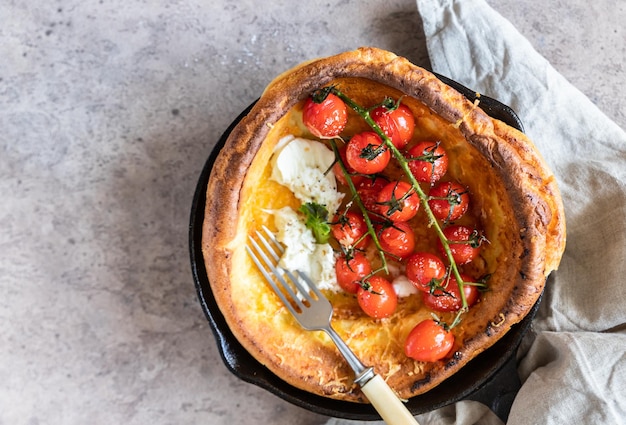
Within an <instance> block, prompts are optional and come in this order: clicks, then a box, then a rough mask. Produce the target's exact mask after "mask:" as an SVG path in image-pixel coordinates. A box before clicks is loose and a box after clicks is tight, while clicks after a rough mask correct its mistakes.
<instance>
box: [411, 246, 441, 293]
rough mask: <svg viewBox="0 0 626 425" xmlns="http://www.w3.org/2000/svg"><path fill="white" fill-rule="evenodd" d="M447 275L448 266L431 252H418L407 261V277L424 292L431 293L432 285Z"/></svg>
mask: <svg viewBox="0 0 626 425" xmlns="http://www.w3.org/2000/svg"><path fill="white" fill-rule="evenodd" d="M445 275H446V265H445V264H444V262H443V261H442V260H441V258H439V257H438V256H436V255H435V254H431V253H430V252H416V253H415V254H413V255H411V256H410V257H409V258H407V260H406V277H407V278H408V279H409V281H410V282H411V283H412V284H413V286H415V287H416V288H417V289H418V290H420V291H422V292H429V291H430V288H431V283H433V282H434V283H437V282H440V281H441V280H442V279H443V278H444V276H445Z"/></svg>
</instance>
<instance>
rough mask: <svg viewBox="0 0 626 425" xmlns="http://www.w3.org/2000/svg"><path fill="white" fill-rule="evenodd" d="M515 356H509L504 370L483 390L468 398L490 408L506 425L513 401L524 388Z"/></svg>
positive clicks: (503, 367) (494, 376)
mask: <svg viewBox="0 0 626 425" xmlns="http://www.w3.org/2000/svg"><path fill="white" fill-rule="evenodd" d="M515 357H516V356H515V355H512V356H509V359H508V360H507V361H506V363H505V364H504V365H502V368H501V369H500V370H499V371H497V372H496V373H495V374H494V375H493V377H492V379H491V380H489V381H488V382H487V383H486V384H485V385H484V386H483V387H482V388H480V389H479V390H478V391H476V392H475V393H473V394H471V395H470V396H468V397H467V398H468V399H469V400H474V401H478V402H480V403H482V404H484V405H485V406H487V407H489V408H490V409H491V411H492V412H493V413H495V414H496V415H497V416H498V418H500V419H501V420H502V422H504V423H505V424H506V421H507V419H508V418H509V413H510V411H511V406H512V405H513V400H515V396H516V395H517V393H518V391H519V390H520V388H521V387H522V382H521V381H520V378H519V375H518V373H517V361H516V359H515Z"/></svg>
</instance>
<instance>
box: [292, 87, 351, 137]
mask: <svg viewBox="0 0 626 425" xmlns="http://www.w3.org/2000/svg"><path fill="white" fill-rule="evenodd" d="M302 121H303V122H304V125H305V126H306V128H308V129H309V131H310V132H311V133H313V135H314V136H315V137H319V138H321V139H330V138H333V137H336V136H338V135H339V134H340V133H341V132H342V131H343V129H344V128H345V127H346V123H347V122H348V109H347V107H346V104H345V103H343V100H341V99H339V98H338V97H337V96H335V95H334V94H332V93H329V94H328V95H327V96H326V98H325V99H324V100H323V101H322V102H320V103H316V102H315V100H313V97H309V98H308V99H307V100H306V101H305V102H304V108H303V109H302Z"/></svg>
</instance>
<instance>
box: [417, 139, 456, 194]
mask: <svg viewBox="0 0 626 425" xmlns="http://www.w3.org/2000/svg"><path fill="white" fill-rule="evenodd" d="M408 158H409V169H410V170H411V173H413V176H415V179H416V180H417V181H418V182H422V183H430V184H431V185H433V184H435V183H436V182H437V181H439V179H441V177H442V176H443V175H444V174H446V171H448V154H447V153H446V151H445V150H444V149H443V148H442V147H441V146H440V145H439V143H438V142H419V143H418V144H416V145H415V146H413V147H412V148H411V149H409V151H408ZM410 158H419V159H410Z"/></svg>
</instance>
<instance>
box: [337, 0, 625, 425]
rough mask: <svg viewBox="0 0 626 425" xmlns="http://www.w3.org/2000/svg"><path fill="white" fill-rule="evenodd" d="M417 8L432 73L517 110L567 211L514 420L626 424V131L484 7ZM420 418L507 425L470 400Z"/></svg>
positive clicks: (445, 4)
mask: <svg viewBox="0 0 626 425" xmlns="http://www.w3.org/2000/svg"><path fill="white" fill-rule="evenodd" d="M417 6H418V9H419V12H420V15H421V17H422V20H423V25H424V32H425V35H426V40H427V44H428V51H429V56H430V60H431V64H432V67H433V70H434V71H435V72H438V73H440V74H442V75H445V76H447V77H450V78H452V79H454V80H456V81H458V82H460V83H462V84H464V85H466V86H467V87H471V88H472V89H474V90H476V91H478V92H481V93H482V94H484V95H487V96H490V97H493V98H495V99H498V100H499V101H501V102H503V103H505V104H507V105H509V106H511V107H512V108H513V110H515V111H516V112H517V114H518V115H519V116H520V118H521V120H522V122H523V124H524V128H525V132H526V134H527V135H528V136H529V137H530V139H531V140H533V141H534V142H535V144H536V145H537V147H538V149H539V151H540V152H541V153H542V155H543V156H544V158H545V159H546V161H547V162H548V164H549V166H550V167H551V169H552V170H553V172H554V174H555V175H556V178H557V182H558V184H559V187H560V190H561V194H562V196H563V202H564V204H565V214H566V220H567V233H568V236H567V247H566V250H565V255H564V257H563V260H562V262H561V265H560V267H559V270H558V271H556V272H554V273H552V275H551V276H550V278H549V279H548V283H547V285H546V290H545V294H544V299H543V302H542V304H541V307H540V309H539V311H538V314H537V317H536V319H535V320H534V324H533V326H534V334H533V335H531V336H529V338H528V339H527V341H525V342H524V343H523V344H522V347H523V348H521V351H520V353H519V357H520V362H519V366H518V372H519V374H520V378H521V380H522V388H521V389H520V391H519V393H518V395H517V397H516V398H515V401H514V402H513V406H512V408H511V412H510V415H509V419H508V422H507V423H508V424H511V425H526V424H572V423H584V424H621V423H624V422H623V421H625V420H626V419H625V418H626V304H625V300H626V133H625V132H624V131H623V130H622V129H620V128H619V127H618V126H617V125H616V124H615V123H613V122H612V121H611V120H610V119H609V118H607V117H606V116H605V115H604V114H603V113H602V112H601V111H600V110H599V109H598V108H597V107H596V106H595V105H594V104H593V103H592V102H591V101H590V100H589V99H588V98H587V97H585V95H583V94H582V93H581V92H580V91H578V90H577V89H576V88H574V87H573V86H572V85H571V84H570V83H569V82H568V81H566V80H565V78H563V77H562V76H561V75H560V74H559V73H558V72H557V71H556V70H555V69H554V68H553V67H552V66H551V65H550V64H549V63H548V62H547V61H546V60H545V59H544V58H543V57H542V56H541V55H540V54H539V53H537V52H536V51H535V50H534V49H533V47H532V46H531V45H530V43H529V42H528V41H527V40H526V39H525V38H524V37H523V36H522V35H521V34H520V33H519V32H518V31H517V30H516V29H515V28H514V27H513V25H512V24H511V23H510V22H509V21H507V20H506V19H505V18H503V17H502V16H501V15H500V14H498V13H497V12H495V11H494V10H493V9H491V8H490V7H489V6H488V5H487V3H486V2H485V1H484V0H417ZM417 419H418V421H419V422H420V424H422V425H425V424H426V425H433V424H437V425H444V424H445V425H448V424H457V425H461V424H467V425H469V424H483V425H496V424H502V421H501V420H500V419H499V418H498V417H497V416H496V415H495V414H494V413H493V412H491V411H490V410H489V409H488V408H486V407H485V406H482V405H481V404H479V403H477V402H473V401H462V402H459V403H456V404H455V405H452V406H447V407H444V408H442V409H439V410H437V411H434V412H430V413H427V414H424V415H420V416H418V417H417ZM359 423H361V422H358V421H346V420H341V419H331V420H329V421H328V422H327V425H348V424H349V425H356V424H359ZM363 423H369V424H372V425H374V424H381V423H382V422H363Z"/></svg>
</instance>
